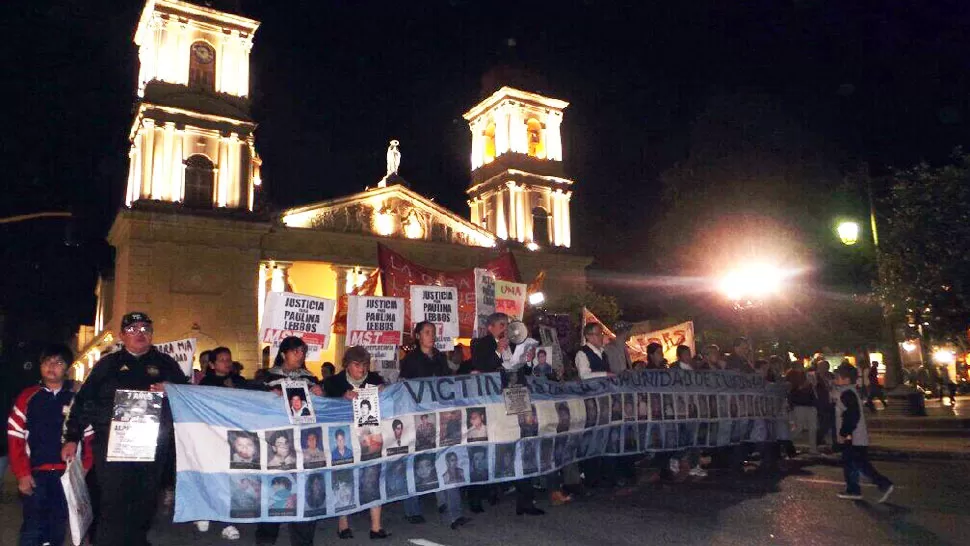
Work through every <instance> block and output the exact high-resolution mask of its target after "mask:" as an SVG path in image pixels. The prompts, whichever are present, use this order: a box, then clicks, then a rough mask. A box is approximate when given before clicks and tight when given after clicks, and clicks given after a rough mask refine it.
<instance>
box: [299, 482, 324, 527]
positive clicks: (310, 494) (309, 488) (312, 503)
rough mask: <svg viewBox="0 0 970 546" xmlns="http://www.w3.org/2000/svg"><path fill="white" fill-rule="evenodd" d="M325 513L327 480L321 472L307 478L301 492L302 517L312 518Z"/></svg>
mask: <svg viewBox="0 0 970 546" xmlns="http://www.w3.org/2000/svg"><path fill="white" fill-rule="evenodd" d="M326 513H327V479H326V475H325V474H324V473H323V472H315V473H313V474H310V475H309V476H307V479H306V490H305V491H304V492H303V517H305V518H312V517H315V516H322V515H324V514H326Z"/></svg>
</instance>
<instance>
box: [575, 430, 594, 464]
mask: <svg viewBox="0 0 970 546" xmlns="http://www.w3.org/2000/svg"><path fill="white" fill-rule="evenodd" d="M592 445H593V431H592V430H587V431H584V432H583V435H582V436H581V437H580V440H579V449H577V450H576V458H577V459H585V458H586V457H589V448H590V447H591V446H592Z"/></svg>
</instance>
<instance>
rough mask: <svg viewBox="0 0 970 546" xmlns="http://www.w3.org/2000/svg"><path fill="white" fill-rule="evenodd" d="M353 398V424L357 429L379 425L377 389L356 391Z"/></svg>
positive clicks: (379, 403) (365, 388) (379, 409)
mask: <svg viewBox="0 0 970 546" xmlns="http://www.w3.org/2000/svg"><path fill="white" fill-rule="evenodd" d="M355 392H356V393H357V398H354V400H353V402H354V423H356V424H357V426H358V427H376V426H380V424H381V402H380V400H379V399H378V390H377V387H364V388H362V389H357V390H356V391H355Z"/></svg>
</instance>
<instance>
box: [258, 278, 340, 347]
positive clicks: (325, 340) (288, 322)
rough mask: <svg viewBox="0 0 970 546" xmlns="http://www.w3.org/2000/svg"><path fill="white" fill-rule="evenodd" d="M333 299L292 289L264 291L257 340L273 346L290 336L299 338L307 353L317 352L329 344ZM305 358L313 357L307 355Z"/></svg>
mask: <svg viewBox="0 0 970 546" xmlns="http://www.w3.org/2000/svg"><path fill="white" fill-rule="evenodd" d="M334 307H335V302H334V300H330V299H326V298H317V297H315V296H308V295H306V294H294V293H292V292H270V293H268V294H266V304H265V306H264V308H263V320H262V322H261V323H260V327H259V340H260V341H262V342H263V343H272V344H273V346H274V347H278V346H279V342H280V341H282V340H283V339H284V338H286V337H289V336H296V337H299V338H302V339H303V341H304V342H306V344H307V345H309V346H310V350H309V351H308V353H309V352H315V354H319V351H320V350H321V349H326V348H327V347H328V346H329V345H330V337H331V334H330V331H331V328H332V327H333V313H334ZM307 358H308V359H312V358H311V357H310V356H309V354H308V355H307Z"/></svg>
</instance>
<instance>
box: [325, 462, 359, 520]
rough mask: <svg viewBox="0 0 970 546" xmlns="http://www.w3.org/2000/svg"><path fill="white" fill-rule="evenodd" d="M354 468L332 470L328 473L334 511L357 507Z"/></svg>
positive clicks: (338, 511)
mask: <svg viewBox="0 0 970 546" xmlns="http://www.w3.org/2000/svg"><path fill="white" fill-rule="evenodd" d="M356 483H357V482H356V480H355V479H354V469H353V468H348V469H346V470H334V471H333V472H332V473H331V474H330V494H331V495H333V510H334V512H337V513H340V512H347V511H349V510H353V509H354V508H357V502H356V500H355V499H354V497H355V493H356V489H357V488H356V487H355V486H354V485H355V484H356Z"/></svg>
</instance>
